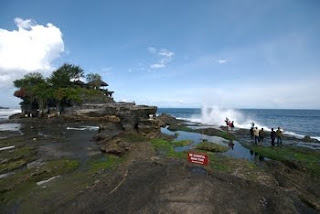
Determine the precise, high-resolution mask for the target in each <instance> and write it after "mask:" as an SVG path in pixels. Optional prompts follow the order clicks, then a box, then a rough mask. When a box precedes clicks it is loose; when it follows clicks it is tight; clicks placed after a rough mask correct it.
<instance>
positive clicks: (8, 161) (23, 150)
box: [0, 146, 36, 173]
mask: <svg viewBox="0 0 320 214" xmlns="http://www.w3.org/2000/svg"><path fill="white" fill-rule="evenodd" d="M35 153H36V152H35V150H34V149H33V148H32V147H30V146H25V147H18V148H14V149H12V150H5V151H1V157H0V161H1V162H0V173H4V172H8V171H12V170H15V169H18V168H20V167H22V166H24V165H26V164H27V163H28V162H31V161H33V160H35V157H34V155H35Z"/></svg>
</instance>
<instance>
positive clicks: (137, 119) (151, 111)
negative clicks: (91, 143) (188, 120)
mask: <svg viewBox="0 0 320 214" xmlns="http://www.w3.org/2000/svg"><path fill="white" fill-rule="evenodd" d="M156 111H157V107H156V106H146V105H135V104H134V103H125V102H118V103H104V104H83V105H81V106H78V107H73V108H72V109H71V108H70V109H67V111H66V113H65V114H64V117H68V118H73V119H80V120H94V121H97V122H98V123H99V127H100V129H99V133H98V134H97V136H96V137H95V140H96V141H97V143H98V144H99V145H100V148H101V150H103V151H105V152H107V153H111V154H116V155H122V154H124V153H126V152H127V151H129V150H130V148H131V146H130V144H128V143H126V142H125V141H123V139H122V134H123V133H128V132H135V133H137V134H139V135H142V136H144V137H148V138H155V137H157V136H159V135H160V134H161V133H160V122H159V120H158V119H156V118H154V115H155V113H156Z"/></svg>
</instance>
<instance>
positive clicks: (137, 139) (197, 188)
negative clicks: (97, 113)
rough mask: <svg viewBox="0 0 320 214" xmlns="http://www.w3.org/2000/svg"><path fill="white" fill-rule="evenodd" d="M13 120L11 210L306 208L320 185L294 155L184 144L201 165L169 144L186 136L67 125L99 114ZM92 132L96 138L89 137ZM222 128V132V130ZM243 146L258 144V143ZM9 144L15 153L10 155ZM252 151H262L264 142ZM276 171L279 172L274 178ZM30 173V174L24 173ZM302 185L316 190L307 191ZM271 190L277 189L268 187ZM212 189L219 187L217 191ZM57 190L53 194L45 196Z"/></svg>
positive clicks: (174, 123)
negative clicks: (272, 156)
mask: <svg viewBox="0 0 320 214" xmlns="http://www.w3.org/2000/svg"><path fill="white" fill-rule="evenodd" d="M158 119H159V120H161V123H162V125H165V124H167V123H168V121H170V120H171V122H170V124H169V127H170V125H171V128H176V129H177V130H179V129H185V127H184V126H183V125H182V124H181V123H182V122H181V121H179V120H175V119H173V118H167V121H166V119H165V118H162V119H161V118H157V120H158ZM15 121H19V120H15ZM40 121H41V123H39V122H40ZM20 122H21V123H22V125H21V130H20V131H21V132H22V133H23V135H20V134H19V133H16V134H15V135H13V136H9V137H8V138H7V139H0V147H4V146H10V145H15V146H16V148H15V149H13V150H11V152H9V150H5V151H0V152H1V155H2V157H1V161H2V162H3V161H4V160H5V159H7V160H6V161H7V162H6V163H5V165H3V166H5V167H8V166H10V167H11V168H12V167H13V168H12V169H13V170H10V169H8V170H6V171H3V170H2V172H1V173H0V174H1V175H3V174H8V173H9V175H7V177H4V178H3V177H2V178H1V179H0V191H1V192H2V195H1V197H0V204H1V206H0V207H2V208H0V211H1V212H9V211H10V210H11V211H12V209H13V208H14V207H17V206H18V207H19V210H20V211H19V210H18V211H17V212H18V213H19V212H22V211H23V212H28V210H30V211H31V210H32V209H34V208H35V207H37V208H38V209H39V212H51V213H52V212H59V213H70V212H84V211H86V212H98V211H104V212H108V213H110V212H111V213H112V212H113V211H114V210H117V211H119V212H126V213H136V212H140V213H141V212H144V213H148V212H149V211H150V212H151V211H152V210H153V209H155V210H157V211H158V212H169V210H172V209H173V210H176V211H177V212H184V211H186V208H188V209H189V210H190V211H191V210H194V211H195V210H198V211H199V210H202V211H204V212H212V211H213V210H226V209H227V210H234V211H237V212H241V211H243V212H244V211H245V210H242V208H241V207H239V206H238V205H237V204H239V203H240V204H245V205H246V206H245V207H246V211H248V210H250V211H252V212H271V213H273V212H277V211H280V210H286V211H290V212H297V211H298V212H310V213H312V212H317V211H319V210H320V206H319V204H318V203H317V200H316V199H317V198H319V197H320V195H317V194H318V193H319V192H320V185H319V184H320V182H319V180H320V176H319V177H314V175H311V174H310V173H309V172H308V171H306V169H305V168H304V167H305V166H304V165H301V164H299V163H298V162H295V161H293V162H292V161H288V160H287V159H283V160H277V161H275V160H268V161H262V162H261V164H259V163H258V162H256V161H248V160H245V159H241V158H240V159H236V158H232V157H225V156H223V155H221V154H220V152H209V151H206V150H198V149H197V148H192V151H198V152H201V153H206V154H207V155H208V157H209V159H210V163H209V165H208V166H206V167H204V166H201V165H196V164H191V163H188V161H187V157H186V151H177V150H176V149H175V148H176V146H177V145H180V146H187V145H188V142H186V141H181V140H180V141H176V140H175V139H174V136H167V135H160V136H158V137H157V138H148V137H145V136H142V135H140V134H139V133H132V132H128V133H127V132H124V133H120V134H117V135H115V136H114V137H112V138H110V139H106V138H101V137H108V136H107V135H104V134H105V133H107V132H110V128H112V125H111V124H109V125H107V124H104V126H103V129H102V130H100V131H98V130H74V129H68V127H75V128H78V127H83V126H88V125H92V126H96V125H97V124H99V123H101V121H100V122H97V121H81V120H80V121H77V120H67V119H65V118H60V119H53V118H52V119H38V118H35V119H30V118H27V119H21V120H20ZM99 126H100V125H99ZM100 127H102V126H100ZM108 130H109V131H108ZM105 131H107V132H105ZM189 131H190V130H189ZM203 131H205V132H208V133H207V134H210V133H212V134H218V135H221V134H222V132H224V131H223V129H222V131H221V132H217V131H219V130H211V129H205V130H203ZM242 132H243V133H242V135H241V133H240V135H241V136H243V139H244V138H247V137H248V133H247V132H245V131H242ZM8 133H9V132H8ZM88 134H90V135H88ZM93 136H96V137H95V138H94V139H95V140H98V141H92V140H93V138H92V137H93ZM207 136H210V135H207ZM228 136H229V134H228V133H227V132H226V135H224V137H228ZM85 137H86V138H85ZM97 137H99V138H97ZM229 137H230V136H229ZM210 139H211V138H210ZM212 139H215V138H212ZM238 140H239V139H238ZM240 141H241V140H240ZM96 143H98V144H96ZM208 143H210V142H208ZM212 143H215V142H212ZM107 145H108V148H105V147H104V148H105V150H104V151H105V152H101V146H107ZM222 145H223V144H222ZM251 149H254V150H257V149H260V150H261V149H264V147H252V148H251ZM106 151H108V152H107V153H106ZM116 151H117V152H120V151H121V152H122V153H117V152H116ZM229 151H231V149H230V148H229ZM275 151H283V152H286V153H283V154H282V155H281V156H278V158H279V157H280V158H281V157H286V156H285V155H287V154H290V155H291V154H292V155H295V154H304V156H303V157H304V158H313V157H317V156H314V154H317V153H318V152H317V151H312V152H311V153H310V152H308V153H301V152H303V151H304V150H303V149H298V150H297V151H294V150H290V149H289V150H288V148H275ZM12 152H14V154H19V155H18V156H20V157H21V158H20V159H16V158H13V156H11V154H12ZM259 152H260V153H263V152H270V151H269V150H267V148H266V149H264V150H262V151H259ZM271 152H272V151H271ZM265 154H266V155H268V153H265ZM306 155H307V156H306ZM15 157H17V156H15ZM290 157H291V156H290ZM3 158H5V159H3ZM10 158H13V159H10ZM257 158H258V159H259V156H257ZM17 164H18V165H17ZM19 164H21V166H22V167H19ZM3 166H2V167H3ZM14 167H17V168H14ZM0 169H1V168H0ZM2 169H3V168H2ZM3 172H4V173H3ZM10 173H13V174H10ZM279 173H281V177H282V178H285V179H286V180H281V177H278V174H279ZM31 174H32V175H33V176H31V177H30V175H31ZM21 181H23V182H21ZM292 182H293V183H292ZM37 183H38V185H37ZM230 183H232V185H230ZM190 184H192V186H190ZM292 184H294V186H295V187H294V188H296V189H295V191H297V192H296V193H295V194H288V193H287V192H286V191H287V189H288V188H289V187H290V188H292ZM243 185H245V186H246V189H245V191H241V192H238V191H236V190H237V189H238V188H241V189H243ZM287 185H288V186H287ZM308 186H312V187H313V189H316V190H319V191H315V192H309V191H308V188H309V187H308ZM290 188H289V189H290ZM257 191H258V192H257ZM274 191H275V192H277V195H274V193H273V192H274ZM30 192H33V193H34V194H30ZM213 192H219V197H216V196H215V194H213ZM35 193H36V194H35ZM128 193H129V194H128ZM180 194H182V195H180ZM230 194H231V195H232V197H233V201H232V202H230V203H228V204H225V203H224V204H221V203H219V201H221V200H223V201H225V200H228V199H230V197H231V195H230ZM143 196H146V197H143ZM57 197H58V198H60V199H59V200H53V199H55V198H57ZM177 197H178V198H180V199H179V200H183V201H185V203H184V205H183V206H180V205H177V204H176V200H177ZM199 197H203V198H202V201H203V203H194V201H195V200H196V198H199ZM243 198H246V200H243ZM263 198H265V199H263ZM215 199H216V200H215ZM31 201H32V203H29V202H31ZM48 201H50V203H49V204H48ZM164 201H165V202H164ZM279 201H280V202H281V203H280V204H279V203H278V202H279ZM304 201H307V203H305V202H304ZM44 204H46V206H43V205H44ZM74 204H77V206H74ZM106 205H107V206H106ZM242 207H243V206H242Z"/></svg>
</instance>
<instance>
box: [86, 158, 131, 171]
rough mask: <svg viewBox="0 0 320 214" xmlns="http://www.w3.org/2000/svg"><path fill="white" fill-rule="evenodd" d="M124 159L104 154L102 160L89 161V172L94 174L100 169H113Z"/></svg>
mask: <svg viewBox="0 0 320 214" xmlns="http://www.w3.org/2000/svg"><path fill="white" fill-rule="evenodd" d="M124 159H125V157H119V156H116V155H110V154H108V155H107V154H105V156H104V158H99V159H92V160H91V161H89V165H90V171H91V172H96V171H99V170H102V169H114V168H115V167H116V166H117V165H118V164H119V163H122V162H123V161H124Z"/></svg>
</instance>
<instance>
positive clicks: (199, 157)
mask: <svg viewBox="0 0 320 214" xmlns="http://www.w3.org/2000/svg"><path fill="white" fill-rule="evenodd" d="M188 161H189V162H191V163H195V164H200V165H208V163H209V158H208V155H207V154H202V153H195V152H188Z"/></svg>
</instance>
